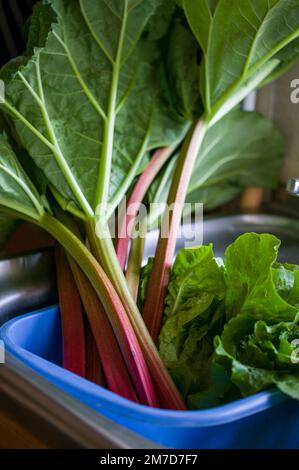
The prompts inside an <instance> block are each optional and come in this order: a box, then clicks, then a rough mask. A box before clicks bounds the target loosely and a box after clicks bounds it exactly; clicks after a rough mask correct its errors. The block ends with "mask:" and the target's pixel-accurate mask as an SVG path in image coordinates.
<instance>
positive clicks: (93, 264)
mask: <svg viewBox="0 0 299 470" xmlns="http://www.w3.org/2000/svg"><path fill="white" fill-rule="evenodd" d="M40 226H41V227H42V228H44V229H45V230H47V231H48V232H49V233H50V234H51V235H52V236H53V237H54V238H55V239H56V240H57V241H59V243H60V244H61V245H62V246H63V247H64V248H65V249H66V251H67V252H68V253H69V254H70V255H71V256H72V257H73V258H74V260H75V261H76V262H77V263H78V264H79V265H80V267H81V269H82V271H83V272H84V274H85V275H86V276H87V277H88V279H89V281H90V282H91V284H92V286H93V288H94V289H95V291H96V293H97V295H98V297H99V299H100V301H101V303H102V305H103V306H104V308H105V311H106V313H107V315H108V318H109V321H110V323H111V326H112V328H113V330H114V333H115V336H116V337H117V340H118V343H119V345H120V348H121V351H122V354H123V356H124V357H125V360H126V364H127V367H128V370H129V372H130V375H131V378H132V381H133V383H134V385H135V388H136V391H137V393H138V396H139V399H140V402H141V403H143V404H147V405H149V406H158V401H157V397H156V394H155V389H154V387H153V384H152V379H151V376H150V373H149V370H148V368H147V365H146V363H145V360H144V358H143V354H142V351H141V348H140V346H139V342H138V340H137V338H136V335H135V333H134V330H133V328H132V325H131V323H130V321H129V320H128V317H127V314H126V311H125V309H124V307H123V304H122V302H121V300H120V298H119V296H118V295H117V293H116V291H115V289H114V287H113V285H112V284H111V282H110V280H109V278H108V277H107V275H106V274H105V272H104V271H103V269H102V268H101V266H100V265H99V264H98V263H97V261H96V259H95V258H94V257H93V256H92V254H91V253H90V251H89V250H88V249H87V248H86V247H85V245H83V243H82V242H81V241H80V240H79V239H78V238H77V237H76V236H75V235H73V233H72V232H71V231H70V230H69V229H68V228H67V227H65V226H64V225H63V224H62V223H61V222H59V221H58V220H57V219H55V218H54V217H52V216H51V215H50V214H47V213H45V214H44V215H43V217H42V218H41V219H40Z"/></svg>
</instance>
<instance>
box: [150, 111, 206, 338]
mask: <svg viewBox="0 0 299 470" xmlns="http://www.w3.org/2000/svg"><path fill="white" fill-rule="evenodd" d="M207 127H208V125H207V123H206V122H205V120H204V119H201V120H200V121H198V122H197V123H196V124H195V125H194V126H193V128H192V129H191V131H190V132H189V134H188V136H187V138H186V140H185V142H184V145H183V147H182V150H181V153H180V155H179V158H178V161H177V166H176V170H175V173H174V177H173V180H172V184H171V188H170V192H169V196H168V201H167V207H166V210H165V212H164V215H163V218H162V225H161V230H160V237H159V241H158V245H157V249H156V255H155V258H154V266H153V271H152V274H151V276H150V279H149V283H148V289H147V293H146V298H145V303H144V312H143V318H144V321H145V324H146V325H147V327H148V330H149V332H150V334H151V336H152V338H153V340H154V342H156V341H157V339H158V335H159V332H160V329H161V322H162V317H163V311H164V298H165V293H166V289H167V286H168V282H169V272H170V268H171V266H172V262H173V257H174V254H175V247H176V238H177V232H178V229H179V226H180V223H181V217H182V211H183V205H184V202H185V199H186V194H187V191H188V185H189V182H190V179H191V176H192V171H193V168H194V164H195V161H196V157H197V155H198V152H199V150H200V147H201V144H202V141H203V139H204V136H205V133H206V130H207ZM166 229H167V233H168V237H167V238H166V237H165V236H164V234H165V230H166Z"/></svg>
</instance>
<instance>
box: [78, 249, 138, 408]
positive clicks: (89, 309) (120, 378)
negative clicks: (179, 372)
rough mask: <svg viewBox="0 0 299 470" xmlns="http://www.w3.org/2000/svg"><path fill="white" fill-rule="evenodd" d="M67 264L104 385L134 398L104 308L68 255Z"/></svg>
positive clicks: (124, 365)
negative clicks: (103, 375) (99, 359)
mask: <svg viewBox="0 0 299 470" xmlns="http://www.w3.org/2000/svg"><path fill="white" fill-rule="evenodd" d="M70 264H71V268H72V271H73V273H74V276H75V279H76V282H77V286H78V289H79V292H80V294H81V298H82V302H83V305H84V308H85V311H86V314H87V317H88V321H89V324H90V328H91V330H92V334H93V337H94V340H95V343H96V346H97V351H98V354H99V356H100V358H101V363H102V367H103V371H104V374H105V378H106V381H107V385H108V388H109V390H111V391H112V392H114V393H117V394H118V395H120V396H122V397H124V398H127V399H128V400H132V401H135V402H137V401H138V399H137V396H136V392H135V390H134V387H133V385H132V382H131V379H130V376H129V373H128V370H127V367H126V364H125V362H124V359H123V357H122V354H121V351H120V349H119V346H118V343H117V340H116V337H115V334H114V332H113V329H112V327H111V325H110V323H109V320H108V318H107V316H106V312H105V310H104V308H103V306H102V304H101V302H100V301H99V299H98V297H97V295H96V293H95V291H94V289H93V287H92V285H91V284H90V282H89V280H88V279H87V278H86V276H85V274H84V273H83V272H82V271H81V269H80V268H79V266H78V265H77V264H76V263H75V262H74V261H73V260H72V259H71V258H70Z"/></svg>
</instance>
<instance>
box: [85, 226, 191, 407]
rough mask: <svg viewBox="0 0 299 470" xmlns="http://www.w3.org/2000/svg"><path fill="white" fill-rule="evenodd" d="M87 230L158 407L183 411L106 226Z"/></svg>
mask: <svg viewBox="0 0 299 470" xmlns="http://www.w3.org/2000/svg"><path fill="white" fill-rule="evenodd" d="M86 228H87V233H88V237H89V240H90V242H91V247H92V250H93V251H94V253H96V256H97V257H98V259H99V260H100V262H101V265H102V266H103V267H104V269H105V272H106V273H108V275H109V278H110V279H111V282H113V286H114V288H115V289H116V291H117V293H118V295H119V296H120V299H121V301H122V302H123V305H124V306H125V311H126V313H127V317H128V318H129V321H130V323H131V325H132V326H133V329H134V331H135V333H136V335H137V337H138V340H139V343H140V346H141V349H142V351H143V354H144V358H145V361H146V363H147V365H148V367H149V370H150V372H151V376H152V379H153V381H154V385H155V387H156V390H157V394H158V398H159V402H160V405H161V407H162V408H167V409H174V410H185V409H186V405H185V403H184V401H183V400H182V397H181V396H180V393H179V391H178V389H177V387H176V386H175V384H174V382H173V380H172V378H171V377H170V374H169V372H168V371H167V369H166V367H165V365H164V364H163V362H162V359H161V357H160V355H159V352H158V351H157V348H156V346H155V344H154V342H153V340H152V338H151V335H150V334H149V332H148V330H147V328H146V326H145V323H144V321H143V318H142V316H141V314H140V311H139V310H138V307H137V305H136V302H135V301H134V299H133V297H132V294H131V291H130V289H129V286H128V283H127V280H126V278H125V276H124V273H123V271H122V269H121V266H120V264H119V261H118V258H117V255H116V252H115V250H114V245H113V242H112V239H111V236H110V230H109V227H108V225H107V224H106V223H105V222H104V223H102V222H101V220H100V219H99V220H98V222H97V224H96V229H95V228H94V227H92V225H89V224H87V226H86Z"/></svg>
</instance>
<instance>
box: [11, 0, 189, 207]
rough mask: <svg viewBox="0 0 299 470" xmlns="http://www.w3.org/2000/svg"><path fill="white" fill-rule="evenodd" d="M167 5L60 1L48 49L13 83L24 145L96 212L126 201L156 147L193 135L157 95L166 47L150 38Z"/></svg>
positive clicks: (63, 192)
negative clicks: (152, 22)
mask: <svg viewBox="0 0 299 470" xmlns="http://www.w3.org/2000/svg"><path fill="white" fill-rule="evenodd" d="M159 5H160V0H154V1H152V2H147V1H145V0H142V1H138V2H136V1H133V0H122V1H120V2H117V3H116V2H114V1H112V0H109V1H104V0H100V1H98V2H93V1H91V0H81V1H80V2H79V1H78V0H70V1H69V0H68V1H66V0H53V1H52V6H53V8H54V11H55V13H56V14H57V23H55V24H54V25H53V27H52V31H51V32H50V34H49V36H48V39H47V42H46V45H45V47H44V48H42V49H35V55H34V56H33V58H32V59H31V60H30V61H29V62H28V64H27V65H25V66H24V67H21V69H20V70H19V71H18V74H17V76H16V77H15V78H14V79H13V80H11V81H10V83H7V84H6V97H7V101H6V102H5V103H4V109H5V110H6V111H7V112H9V113H10V114H11V115H12V117H13V118H14V120H15V125H16V128H17V131H18V133H19V135H20V138H21V140H22V142H23V144H24V146H25V148H26V149H27V151H28V152H29V154H30V155H31V157H32V158H33V160H34V161H35V163H36V164H37V166H38V167H40V168H41V169H42V170H43V171H44V173H45V175H46V177H47V178H48V180H49V181H50V183H51V184H52V185H53V187H54V188H55V189H56V191H58V193H59V194H60V196H61V197H62V198H64V199H65V200H66V201H71V202H72V203H73V204H76V205H77V206H78V207H79V208H80V210H82V212H84V213H85V214H87V215H88V216H91V215H92V214H93V213H94V211H95V209H96V207H97V205H98V203H99V202H109V201H110V202H113V206H115V205H117V203H118V202H119V201H120V199H121V197H122V196H123V194H124V193H125V192H126V190H127V189H128V188H129V186H130V184H131V182H132V180H133V178H134V177H135V174H136V172H137V171H138V169H139V167H140V165H141V164H142V162H143V159H144V155H145V154H146V153H147V151H148V150H150V149H151V148H154V147H156V146H164V145H169V144H170V143H171V144H172V143H173V142H174V141H176V140H179V139H180V138H181V137H182V136H183V135H184V133H185V131H186V123H185V122H184V121H182V120H181V119H178V118H177V117H176V115H175V114H174V113H173V114H172V113H171V112H169V107H168V106H167V101H166V100H165V99H163V100H161V99H160V97H159V96H158V91H159V71H158V70H157V67H155V63H156V60H157V59H158V58H159V50H158V47H157V45H156V43H155V42H151V41H146V39H144V38H142V32H143V30H144V29H145V27H146V25H147V23H148V21H149V19H150V18H151V16H152V15H153V14H154V13H155V11H156V8H157V7H158V6H159ZM103 16H104V17H105V23H103V22H102V21H100V20H99V19H100V18H102V17H103ZM107 25H108V26H107ZM153 123H154V124H153ZM66 206H67V204H66Z"/></svg>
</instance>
